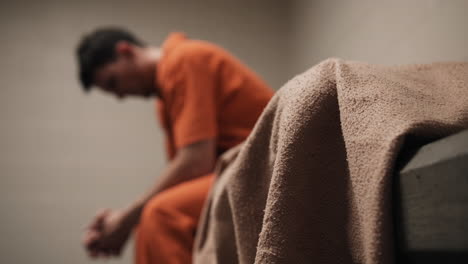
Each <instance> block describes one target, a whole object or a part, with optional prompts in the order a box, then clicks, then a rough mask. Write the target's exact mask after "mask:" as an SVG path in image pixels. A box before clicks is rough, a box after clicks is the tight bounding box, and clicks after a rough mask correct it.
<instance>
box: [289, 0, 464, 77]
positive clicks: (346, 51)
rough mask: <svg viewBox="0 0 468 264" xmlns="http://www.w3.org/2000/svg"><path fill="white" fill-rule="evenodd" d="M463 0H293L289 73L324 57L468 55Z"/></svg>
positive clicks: (396, 59)
mask: <svg viewBox="0 0 468 264" xmlns="http://www.w3.org/2000/svg"><path fill="white" fill-rule="evenodd" d="M467 10H468V1H466V0H448V1H444V0H392V1H373V0H348V1H343V0H312V1H310V0H295V1H294V4H293V5H292V11H291V14H292V16H291V18H292V22H291V23H292V25H293V26H292V27H291V32H290V43H291V45H292V47H293V48H292V51H293V52H292V54H291V61H292V63H291V67H290V70H291V73H293V74H295V73H298V72H302V71H304V70H305V69H307V68H309V67H310V66H311V65H314V64H317V63H318V62H320V61H322V60H324V59H326V58H329V57H339V58H343V59H347V60H358V61H366V62H370V63H378V64H405V63H428V62H433V61H451V60H457V61H460V60H464V61H468V30H467V26H468V16H467Z"/></svg>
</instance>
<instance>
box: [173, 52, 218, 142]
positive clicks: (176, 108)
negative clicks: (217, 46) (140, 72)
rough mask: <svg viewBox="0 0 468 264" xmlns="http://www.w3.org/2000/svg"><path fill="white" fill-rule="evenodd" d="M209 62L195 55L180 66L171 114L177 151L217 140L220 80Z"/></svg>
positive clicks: (189, 56)
mask: <svg viewBox="0 0 468 264" xmlns="http://www.w3.org/2000/svg"><path fill="white" fill-rule="evenodd" d="M206 59H207V58H205V57H204V56H203V55H202V54H199V53H195V52H191V54H189V55H188V56H186V57H185V58H183V60H182V62H181V63H180V64H179V66H180V68H179V70H178V74H177V75H178V77H179V78H178V81H177V83H176V86H175V87H174V88H175V89H173V92H174V93H173V100H174V101H173V104H172V108H173V109H172V111H171V112H172V113H171V120H172V121H173V123H172V127H173V131H172V132H173V136H174V143H175V147H176V149H180V148H183V147H185V146H187V145H190V144H193V143H196V142H198V141H201V140H206V139H215V138H216V136H217V133H218V128H217V122H216V112H217V111H216V108H217V107H216V105H217V102H216V101H217V98H216V78H215V76H214V75H215V73H214V72H212V71H210V69H209V66H208V61H207V60H206Z"/></svg>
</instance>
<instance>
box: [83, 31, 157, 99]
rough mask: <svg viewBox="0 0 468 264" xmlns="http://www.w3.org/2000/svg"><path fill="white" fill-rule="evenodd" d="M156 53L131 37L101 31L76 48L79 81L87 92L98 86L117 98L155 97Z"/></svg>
mask: <svg viewBox="0 0 468 264" xmlns="http://www.w3.org/2000/svg"><path fill="white" fill-rule="evenodd" d="M153 55H154V52H152V51H151V49H150V48H149V47H147V46H146V45H145V44H144V43H143V42H142V41H140V40H139V39H137V38H136V37H135V36H134V35H133V34H132V33H130V32H128V31H126V30H124V29H120V28H101V29H98V30H95V31H94V32H92V33H90V34H88V35H86V36H84V37H83V39H82V40H81V42H80V44H79V46H78V48H77V57H78V64H79V70H80V81H81V84H82V86H83V89H84V90H85V91H89V90H90V89H91V87H92V86H97V87H99V88H101V89H102V90H104V91H106V92H110V93H112V94H115V95H116V96H118V97H124V96H127V95H135V96H144V97H148V96H152V95H154V94H155V74H156V60H155V56H153Z"/></svg>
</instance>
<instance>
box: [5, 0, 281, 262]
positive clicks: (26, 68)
mask: <svg viewBox="0 0 468 264" xmlns="http://www.w3.org/2000/svg"><path fill="white" fill-rule="evenodd" d="M0 5H1V6H0V32H1V35H0V36H1V41H0V52H1V60H0V86H1V89H0V121H1V130H0V146H1V152H0V174H1V183H0V209H1V212H2V215H1V225H0V234H1V238H0V263H91V261H90V260H88V259H87V257H86V255H85V254H84V251H83V250H82V248H81V245H80V243H81V236H82V231H83V230H82V227H84V226H85V225H86V224H87V223H88V221H89V220H90V218H91V217H92V216H93V215H94V213H95V212H96V211H97V210H98V209H100V208H103V207H111V208H118V207H121V206H125V205H127V204H128V202H129V201H132V200H133V199H135V198H136V197H137V196H138V195H140V194H141V193H142V192H143V190H145V189H146V188H148V186H149V185H150V184H151V183H152V182H153V180H154V178H155V177H157V175H158V173H159V172H160V171H161V170H162V168H163V166H164V164H165V155H164V153H163V143H162V134H161V132H160V130H159V127H158V125H157V123H156V121H155V117H154V103H153V102H152V101H143V100H137V99H129V100H125V101H124V102H122V103H121V102H118V101H117V100H116V99H114V98H112V97H109V96H106V95H103V94H101V93H99V92H97V91H94V92H92V93H91V94H89V95H85V94H83V93H82V92H81V89H80V87H79V84H78V82H77V80H76V74H75V73H76V65H75V58H74V48H75V46H76V44H77V42H78V40H79V39H80V37H81V35H82V34H83V33H84V32H88V31H89V30H92V29H93V28H94V27H96V26H99V25H109V24H110V25H115V24H117V25H125V26H127V27H128V28H129V29H131V30H134V31H135V32H136V33H137V34H139V35H140V36H141V37H142V38H144V39H146V40H147V41H148V42H150V43H154V44H159V43H160V42H161V41H162V40H163V39H164V38H165V37H166V35H167V34H168V32H170V31H173V30H183V31H185V32H187V33H188V34H189V35H191V36H193V37H196V38H201V39H206V40H210V41H213V42H215V43H219V44H220V45H222V46H224V47H225V48H227V49H228V50H230V51H232V52H233V53H234V54H236V55H237V56H238V57H239V58H240V59H242V60H243V61H244V62H245V63H247V64H248V65H249V66H251V67H252V68H253V69H255V70H257V71H258V72H259V73H260V74H261V75H262V76H263V77H264V78H265V79H266V80H267V82H268V83H270V84H271V85H272V86H273V87H278V86H280V85H281V83H283V82H284V81H286V79H287V78H288V76H287V73H285V72H284V70H283V68H284V64H283V63H282V62H283V61H284V60H285V53H284V52H283V51H284V50H285V49H286V48H285V45H286V40H285V39H283V38H282V36H283V35H284V34H285V32H284V31H285V30H286V27H285V25H287V24H288V23H287V22H286V21H285V20H286V19H287V17H286V16H284V14H283V8H284V7H283V6H282V5H283V4H282V3H280V1H267V0H264V1H247V0H246V1H224V2H223V1H181V0H180V1H174V0H172V1H146V2H143V1H116V0H107V1H86V0H81V1H53V0H45V1H33V0H31V1H10V3H8V2H5V1H1V3H0ZM132 246H133V245H129V246H128V247H127V250H126V252H125V257H124V258H123V259H122V260H120V261H115V262H114V263H129V262H130V260H131V259H132V253H131V249H132Z"/></svg>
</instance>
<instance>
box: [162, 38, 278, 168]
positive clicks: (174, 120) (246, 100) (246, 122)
mask: <svg viewBox="0 0 468 264" xmlns="http://www.w3.org/2000/svg"><path fill="white" fill-rule="evenodd" d="M162 52H163V53H162V58H161V59H160V61H159V62H158V64H157V69H156V82H157V84H156V85H157V86H158V87H159V88H160V90H161V97H162V99H161V100H157V109H158V114H159V116H160V120H161V122H162V126H163V127H164V129H165V131H166V136H167V141H166V142H167V150H168V155H169V158H170V159H172V158H173V157H174V155H175V154H176V152H177V150H178V149H180V148H183V147H185V146H187V145H190V144H193V143H196V142H198V141H201V140H206V139H215V140H216V145H217V151H218V154H221V153H222V152H224V151H226V150H227V149H229V148H231V147H233V146H235V145H237V144H239V143H240V142H242V141H244V140H245V139H246V138H247V136H248V135H249V133H250V131H251V130H252V128H253V126H254V124H255V122H256V121H257V119H258V117H259V116H260V114H261V112H262V111H263V108H264V107H265V106H266V104H267V103H268V101H269V100H270V98H271V97H272V96H273V90H272V89H271V88H269V87H268V86H267V85H266V84H265V83H264V82H263V81H262V80H261V79H260V78H259V77H258V76H257V75H256V74H255V73H254V72H252V71H251V70H250V69H248V68H247V67H246V66H245V65H243V64H242V63H241V62H240V61H238V60H237V59H236V58H234V57H233V56H232V55H230V54H229V53H228V52H226V51H225V50H223V49H221V48H220V47H218V46H216V45H213V44H210V43H207V42H204V41H199V40H191V39H187V38H186V37H185V35H183V34H181V33H172V34H171V35H169V37H168V38H167V39H166V41H165V42H164V44H163V46H162Z"/></svg>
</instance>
